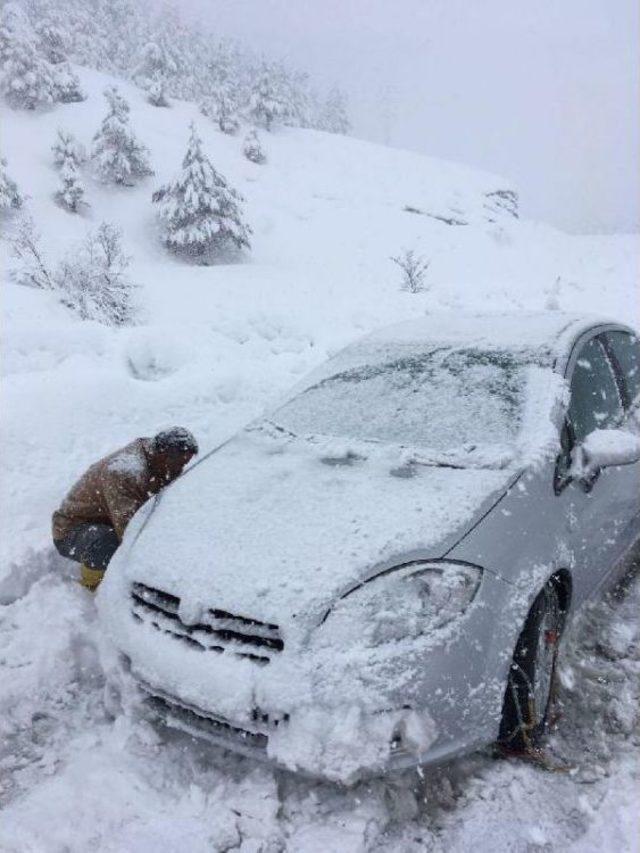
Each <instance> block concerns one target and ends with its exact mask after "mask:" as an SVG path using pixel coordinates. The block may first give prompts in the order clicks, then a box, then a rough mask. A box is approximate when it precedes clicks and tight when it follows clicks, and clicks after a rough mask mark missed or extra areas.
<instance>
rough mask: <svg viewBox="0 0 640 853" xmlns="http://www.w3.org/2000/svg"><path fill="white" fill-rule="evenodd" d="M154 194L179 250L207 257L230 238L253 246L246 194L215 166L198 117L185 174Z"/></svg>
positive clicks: (167, 238)
mask: <svg viewBox="0 0 640 853" xmlns="http://www.w3.org/2000/svg"><path fill="white" fill-rule="evenodd" d="M152 198H153V202H154V203H156V204H157V205H158V215H159V217H160V219H161V220H162V222H163V223H164V242H165V245H166V246H167V247H168V248H170V249H171V250H173V251H174V252H180V253H184V254H186V255H188V256H190V257H193V258H196V259H198V260H199V261H200V262H201V263H207V261H208V260H209V258H210V257H211V255H212V254H215V253H217V252H221V251H223V250H224V249H225V247H226V246H227V245H229V244H231V245H233V246H235V247H236V248H238V249H241V248H249V235H250V233H251V229H250V228H249V227H248V226H247V225H246V224H245V223H244V222H243V220H242V216H241V211H240V203H241V202H242V201H243V199H242V196H241V195H240V194H239V193H237V192H236V191H235V190H234V189H233V188H232V187H230V186H229V184H228V183H227V181H226V180H225V179H224V178H223V177H222V175H220V174H219V173H218V172H217V171H216V170H215V169H214V167H213V164H212V163H211V161H210V160H209V159H208V157H207V156H206V155H205V154H204V152H203V151H202V140H201V139H200V137H199V136H198V133H197V131H196V128H195V125H194V124H193V123H191V126H190V137H189V144H188V147H187V153H186V155H185V157H184V160H183V161H182V170H181V172H180V174H179V175H178V177H177V178H176V179H175V180H174V181H173V182H171V183H169V184H165V185H164V186H162V187H160V189H158V190H156V192H154V193H153V197H152Z"/></svg>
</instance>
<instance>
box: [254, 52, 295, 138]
mask: <svg viewBox="0 0 640 853" xmlns="http://www.w3.org/2000/svg"><path fill="white" fill-rule="evenodd" d="M278 83H279V75H278V74H276V73H275V72H274V70H273V69H272V68H269V67H268V66H266V65H263V66H262V68H261V70H260V72H259V73H258V74H257V76H256V79H255V82H254V85H253V88H252V92H251V95H250V97H249V107H248V114H249V117H250V118H251V120H252V121H253V122H255V124H257V125H260V127H264V128H265V130H271V128H272V126H273V125H274V124H276V123H277V122H279V121H284V120H285V118H286V117H287V115H288V113H289V110H288V106H287V103H286V99H285V98H284V97H283V95H282V92H281V87H280V86H279V85H278Z"/></svg>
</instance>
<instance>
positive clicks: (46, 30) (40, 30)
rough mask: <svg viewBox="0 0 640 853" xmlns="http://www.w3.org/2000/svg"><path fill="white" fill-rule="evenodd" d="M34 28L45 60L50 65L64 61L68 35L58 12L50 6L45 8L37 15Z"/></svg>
mask: <svg viewBox="0 0 640 853" xmlns="http://www.w3.org/2000/svg"><path fill="white" fill-rule="evenodd" d="M34 30H35V32H36V35H37V36H38V39H39V41H40V48H41V51H42V53H43V55H44V57H45V59H46V60H47V62H50V63H51V64H52V65H58V64H59V63H61V62H64V61H65V60H66V58H67V51H68V47H69V36H68V31H67V28H66V27H65V25H64V22H63V20H62V18H61V15H60V12H59V11H58V10H57V9H54V8H51V7H49V8H47V9H45V10H44V11H43V12H42V13H41V14H40V15H39V16H38V20H37V21H36V24H35V27H34Z"/></svg>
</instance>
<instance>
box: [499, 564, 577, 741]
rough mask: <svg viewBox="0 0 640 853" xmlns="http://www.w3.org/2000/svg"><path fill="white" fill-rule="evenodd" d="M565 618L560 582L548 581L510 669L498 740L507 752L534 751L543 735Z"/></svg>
mask: <svg viewBox="0 0 640 853" xmlns="http://www.w3.org/2000/svg"><path fill="white" fill-rule="evenodd" d="M564 616H565V614H564V611H563V609H562V601H561V594H560V588H559V581H558V579H557V578H551V580H550V581H549V582H548V583H547V584H546V586H545V587H544V589H543V590H542V591H541V592H540V594H539V595H538V597H537V598H536V600H535V601H534V602H533V605H532V607H531V610H530V611H529V615H528V616H527V621H526V622H525V625H524V628H523V629H522V633H521V634H520V637H519V639H518V643H517V645H516V650H515V652H514V655H513V660H512V663H511V667H510V670H509V679H508V681H507V689H506V692H505V696H504V703H503V707H502V721H501V723H500V734H499V737H498V741H499V743H500V745H501V746H502V747H504V748H506V749H507V750H509V751H513V752H529V751H531V750H535V749H536V747H537V746H538V745H539V743H540V740H541V739H542V737H543V735H544V733H545V730H546V727H547V720H548V715H549V709H550V706H551V700H552V695H553V687H554V681H555V674H556V663H557V660H558V646H559V643H560V636H561V634H562V628H563V625H564Z"/></svg>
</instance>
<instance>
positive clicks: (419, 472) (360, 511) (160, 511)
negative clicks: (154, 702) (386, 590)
mask: <svg viewBox="0 0 640 853" xmlns="http://www.w3.org/2000/svg"><path fill="white" fill-rule="evenodd" d="M410 473H411V475H410V476H406V474H405V475H398V473H397V472H396V473H395V474H394V473H392V467H391V466H390V464H389V461H388V459H384V458H382V459H380V458H379V457H378V458H375V459H372V458H362V457H360V456H357V455H352V454H349V453H343V454H342V456H337V457H333V458H332V457H328V456H327V455H326V449H325V450H320V449H319V448H318V447H317V446H314V445H313V444H312V443H311V444H310V443H309V442H305V441H296V440H288V441H275V440H273V439H272V438H270V437H268V436H264V435H261V434H260V433H259V431H258V432H250V431H245V432H243V433H241V434H240V435H238V436H237V437H235V438H234V439H233V440H232V441H230V442H229V443H227V444H226V445H225V446H223V447H222V448H221V449H219V450H217V451H216V452H215V453H213V454H210V455H209V457H207V458H205V459H203V460H202V461H201V462H200V463H198V464H197V465H195V466H193V467H192V468H191V469H190V470H188V471H187V472H185V474H184V475H183V476H182V477H180V478H179V479H178V480H177V481H176V482H175V483H173V484H172V486H171V487H169V488H168V489H166V490H165V491H164V493H162V494H161V495H159V496H158V497H157V498H156V499H155V501H154V503H153V505H152V507H151V508H150V509H146V510H142V515H143V516H144V518H143V519H142V520H140V519H139V518H137V519H136V523H133V524H132V525H131V530H130V532H128V534H129V535H127V536H126V537H125V543H124V545H125V547H124V548H123V549H122V552H123V553H122V557H121V559H119V560H118V565H119V567H120V569H119V570H120V571H122V572H124V573H125V576H126V579H127V580H129V581H131V582H136V581H137V582H142V583H144V584H147V585H149V586H153V587H156V588H159V589H162V590H164V591H165V592H168V593H170V594H172V595H175V596H178V597H179V598H180V599H181V601H182V602H183V607H184V608H185V609H186V610H187V611H188V612H189V613H190V618H192V619H194V620H195V619H196V618H197V614H198V611H199V608H200V609H201V608H217V609H220V610H225V611H228V612H230V613H234V614H237V615H243V616H247V617H250V618H255V619H259V620H262V621H268V622H275V623H276V624H281V625H282V624H284V623H286V622H290V620H292V619H293V620H296V619H298V623H299V624H300V623H301V622H302V621H304V620H305V617H308V616H309V615H310V614H313V613H318V612H322V610H323V608H326V607H327V605H328V604H329V603H330V602H331V601H332V600H334V598H335V597H336V596H337V595H339V594H340V593H341V592H342V591H344V590H345V589H347V588H348V587H349V586H351V585H352V584H354V583H356V582H358V581H359V580H362V579H364V578H366V577H367V576H369V575H371V574H373V573H374V572H375V571H377V570H380V569H383V568H386V567H387V566H392V565H394V564H396V563H401V562H404V561H407V560H410V559H418V558H427V557H428V558H436V557H439V556H442V555H443V554H444V553H446V551H447V550H448V549H449V548H450V547H451V546H452V545H453V544H455V542H456V541H458V539H459V538H460V537H461V536H462V535H463V533H464V532H465V530H466V529H468V527H469V526H470V525H471V524H472V522H473V521H474V519H476V518H477V517H478V516H479V514H480V513H481V512H484V511H485V510H486V508H488V507H489V506H491V504H492V502H493V501H495V500H496V499H497V497H498V496H499V493H502V492H503V491H504V489H505V487H506V485H507V484H508V482H509V480H510V479H512V478H513V476H514V472H513V470H485V469H454V468H449V467H446V468H445V467H430V466H425V465H421V466H418V467H416V468H415V469H413V470H412V471H411V472H410ZM147 506H149V505H147Z"/></svg>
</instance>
